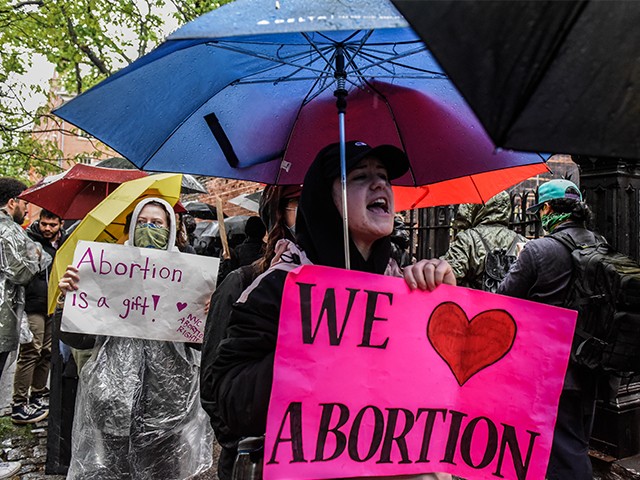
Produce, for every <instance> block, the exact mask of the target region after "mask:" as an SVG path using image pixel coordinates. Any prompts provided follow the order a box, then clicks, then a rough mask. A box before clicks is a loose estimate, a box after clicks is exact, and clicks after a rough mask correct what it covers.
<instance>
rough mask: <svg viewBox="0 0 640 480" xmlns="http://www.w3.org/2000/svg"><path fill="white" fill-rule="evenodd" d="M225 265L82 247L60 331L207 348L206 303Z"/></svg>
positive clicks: (203, 259) (110, 246) (137, 251)
mask: <svg viewBox="0 0 640 480" xmlns="http://www.w3.org/2000/svg"><path fill="white" fill-rule="evenodd" d="M219 262H220V260H219V259H217V258H213V257H203V256H198V255H190V254H186V253H180V252H178V251H174V252H167V251H165V250H157V249H153V248H137V247H130V246H124V245H114V244H109V243H97V242H86V241H79V242H78V245H77V247H76V250H75V253H74V258H73V265H74V266H75V267H77V268H78V275H79V277H80V281H79V282H78V290H77V291H75V292H71V293H68V294H67V295H66V297H65V302H64V310H63V314H62V324H61V329H62V330H63V331H66V332H77V333H90V334H95V335H113V336H117V337H132V338H146V339H149V340H169V341H174V342H198V343H200V342H202V336H203V334H204V324H205V321H206V314H205V310H204V309H205V303H206V302H207V300H209V299H210V298H211V294H212V293H213V290H214V289H215V285H216V278H217V276H218V266H219Z"/></svg>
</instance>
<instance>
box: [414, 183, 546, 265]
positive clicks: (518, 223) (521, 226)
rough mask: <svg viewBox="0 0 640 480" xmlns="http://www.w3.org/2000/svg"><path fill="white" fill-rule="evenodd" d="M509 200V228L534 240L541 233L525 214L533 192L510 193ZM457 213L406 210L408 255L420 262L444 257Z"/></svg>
mask: <svg viewBox="0 0 640 480" xmlns="http://www.w3.org/2000/svg"><path fill="white" fill-rule="evenodd" d="M510 197H511V216H510V218H509V228H511V229H513V230H515V231H516V232H518V233H519V234H521V235H524V236H525V237H527V238H538V237H539V236H540V235H541V233H542V229H541V226H540V221H539V219H538V217H537V215H531V214H528V213H526V209H527V208H528V207H530V206H531V205H534V204H535V201H536V194H535V191H534V190H527V191H523V192H514V193H512V194H511V195H510ZM457 210H458V206H457V205H446V206H443V207H431V208H420V209H417V210H410V211H409V212H408V213H407V215H406V217H405V223H406V225H407V230H408V231H409V238H410V239H411V241H410V243H409V253H410V254H411V255H412V256H413V257H415V258H416V259H418V260H420V259H422V258H434V257H440V256H441V255H444V254H445V253H446V251H447V249H448V248H449V243H450V242H451V241H452V240H453V238H455V234H456V231H455V230H454V229H453V227H452V226H451V224H452V223H453V219H454V218H455V215H456V212H457Z"/></svg>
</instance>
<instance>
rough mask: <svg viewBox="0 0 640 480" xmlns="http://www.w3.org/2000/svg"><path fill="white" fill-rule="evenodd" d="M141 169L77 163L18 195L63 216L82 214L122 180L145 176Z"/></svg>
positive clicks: (80, 215) (67, 218)
mask: <svg viewBox="0 0 640 480" xmlns="http://www.w3.org/2000/svg"><path fill="white" fill-rule="evenodd" d="M147 175H148V173H146V172H142V171H140V170H128V169H117V168H102V167H92V166H91V165H84V164H82V163H78V164H76V165H74V166H73V167H71V168H70V169H69V170H67V171H66V172H64V173H61V174H59V175H55V176H53V177H47V178H45V179H43V180H42V181H41V182H39V183H37V184H36V185H34V186H33V187H31V188H28V189H27V190H25V191H24V192H22V194H21V195H20V197H19V198H22V199H24V200H26V201H27V202H30V203H33V204H35V205H38V206H39V207H42V208H44V209H46V210H49V211H50V212H53V213H55V214H56V215H58V216H59V217H60V218H62V219H64V220H77V219H80V218H84V216H85V215H86V214H87V213H89V212H90V211H91V210H93V208H94V207H95V206H96V205H98V204H99V203H100V202H101V201H102V200H104V199H105V198H106V197H107V196H108V195H109V194H110V193H111V192H113V191H114V190H115V189H116V188H118V186H119V185H120V184H121V183H124V182H126V181H129V180H135V179H136V178H140V177H146V176H147Z"/></svg>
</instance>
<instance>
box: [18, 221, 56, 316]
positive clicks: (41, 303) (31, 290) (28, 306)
mask: <svg viewBox="0 0 640 480" xmlns="http://www.w3.org/2000/svg"><path fill="white" fill-rule="evenodd" d="M61 231H62V236H61V237H60V239H59V241H58V245H62V242H64V240H65V239H66V235H65V233H64V231H63V230H61ZM26 233H27V235H28V236H29V238H31V240H33V241H34V242H38V243H40V244H41V245H42V248H43V250H44V251H45V252H47V253H48V254H49V255H51V258H54V257H55V254H56V250H57V249H56V248H55V247H54V246H53V245H51V242H50V241H49V240H47V239H46V238H44V237H43V236H42V234H41V233H40V227H39V222H38V221H35V222H33V223H32V224H31V225H29V227H28V228H27V230H26ZM50 272H51V270H50V268H46V269H44V270H42V271H40V272H39V273H38V274H37V275H36V276H35V277H33V280H31V282H29V285H27V287H26V290H25V306H24V311H25V312H27V313H40V314H42V315H46V314H47V290H48V285H49V273H50Z"/></svg>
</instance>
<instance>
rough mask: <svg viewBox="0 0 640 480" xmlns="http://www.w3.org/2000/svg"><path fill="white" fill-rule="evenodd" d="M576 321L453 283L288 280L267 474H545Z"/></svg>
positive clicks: (330, 272) (326, 271)
mask: <svg viewBox="0 0 640 480" xmlns="http://www.w3.org/2000/svg"><path fill="white" fill-rule="evenodd" d="M575 317H576V312H574V311H571V310H565V309H561V308H554V307H549V306H546V305H542V304H538V303H533V302H527V301H523V300H517V299H513V298H509V297H504V296H499V295H492V294H488V293H485V292H480V291H475V290H470V289H466V288H460V287H450V286H445V285H442V286H440V287H438V288H437V289H436V290H434V291H433V292H421V291H415V292H410V291H409V289H408V287H407V286H406V284H405V282H404V280H403V279H399V278H391V277H383V276H380V275H372V274H367V273H362V272H348V271H344V270H336V269H332V268H327V267H317V266H308V267H302V268H300V269H297V270H295V271H293V272H291V273H290V274H289V276H288V277H287V281H286V285H285V290H284V296H283V304H282V310H281V316H280V325H279V330H278V345H277V349H276V356H275V365H274V378H273V390H272V394H271V403H270V406H269V415H268V419H267V433H266V441H265V469H264V477H265V479H267V480H274V479H285V478H286V479H321V478H347V477H364V476H383V475H385V476H392V475H410V474H419V473H429V472H449V473H452V474H456V475H460V476H462V477H465V478H473V479H517V480H529V479H544V476H545V471H546V466H547V462H548V459H549V452H550V449H551V443H552V439H553V427H554V424H555V418H556V412H557V406H558V399H559V396H560V392H561V390H562V384H563V380H564V375H565V371H566V367H567V362H568V358H569V352H570V346H571V339H572V336H573V330H574V327H575Z"/></svg>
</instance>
